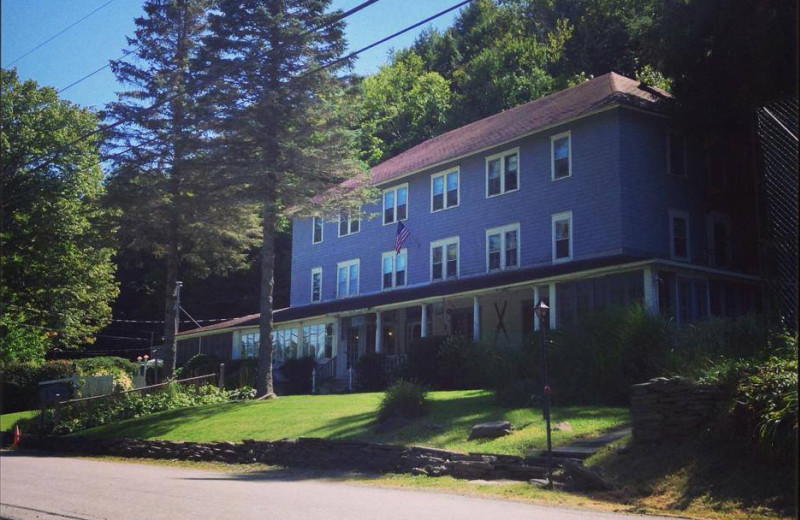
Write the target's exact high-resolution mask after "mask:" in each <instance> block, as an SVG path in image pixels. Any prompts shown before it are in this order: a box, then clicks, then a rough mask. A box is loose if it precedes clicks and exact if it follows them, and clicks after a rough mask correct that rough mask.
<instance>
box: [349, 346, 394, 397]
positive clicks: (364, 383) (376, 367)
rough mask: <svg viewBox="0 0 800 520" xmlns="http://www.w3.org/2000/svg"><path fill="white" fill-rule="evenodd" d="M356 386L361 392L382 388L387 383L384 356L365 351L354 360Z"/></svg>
mask: <svg viewBox="0 0 800 520" xmlns="http://www.w3.org/2000/svg"><path fill="white" fill-rule="evenodd" d="M355 369H356V387H357V388H358V390H360V391H362V392H377V391H379V390H384V389H385V388H386V385H387V384H388V377H387V374H386V356H384V355H383V354H375V353H367V354H365V355H363V356H361V358H359V360H358V361H357V362H356V366H355Z"/></svg>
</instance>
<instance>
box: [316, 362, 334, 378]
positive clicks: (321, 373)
mask: <svg viewBox="0 0 800 520" xmlns="http://www.w3.org/2000/svg"><path fill="white" fill-rule="evenodd" d="M316 370H317V378H319V379H330V378H334V377H336V357H332V358H330V359H328V360H327V361H325V362H322V363H317V366H316Z"/></svg>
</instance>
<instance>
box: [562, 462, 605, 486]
mask: <svg viewBox="0 0 800 520" xmlns="http://www.w3.org/2000/svg"><path fill="white" fill-rule="evenodd" d="M564 476H565V478H567V479H568V481H569V483H570V488H571V489H573V490H576V491H598V490H599V491H610V490H612V489H614V485H613V484H611V483H610V482H608V481H607V480H605V479H604V478H603V477H602V476H600V475H598V474H597V473H595V472H594V471H592V470H590V469H589V468H587V467H585V466H584V465H583V464H580V463H577V462H572V461H567V462H565V463H564Z"/></svg>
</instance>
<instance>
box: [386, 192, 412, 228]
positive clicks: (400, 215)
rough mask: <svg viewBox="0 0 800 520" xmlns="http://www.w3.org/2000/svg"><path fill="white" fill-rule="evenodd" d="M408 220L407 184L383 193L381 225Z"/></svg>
mask: <svg viewBox="0 0 800 520" xmlns="http://www.w3.org/2000/svg"><path fill="white" fill-rule="evenodd" d="M407 218H408V184H400V185H399V186H395V187H393V188H389V189H388V190H384V191H383V225H384V226H385V225H387V224H393V223H395V222H400V221H401V220H405V219H407Z"/></svg>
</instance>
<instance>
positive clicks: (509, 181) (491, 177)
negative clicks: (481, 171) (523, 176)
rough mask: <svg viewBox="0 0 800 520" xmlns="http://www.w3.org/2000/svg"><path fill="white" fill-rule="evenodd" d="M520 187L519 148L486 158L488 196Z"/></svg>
mask: <svg viewBox="0 0 800 520" xmlns="http://www.w3.org/2000/svg"><path fill="white" fill-rule="evenodd" d="M518 189H519V148H514V149H513V150H507V151H505V152H502V153H498V154H495V155H490V156H489V157H487V158H486V197H487V198H488V197H494V196H497V195H502V194H503V193H508V192H511V191H517V190H518Z"/></svg>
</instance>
